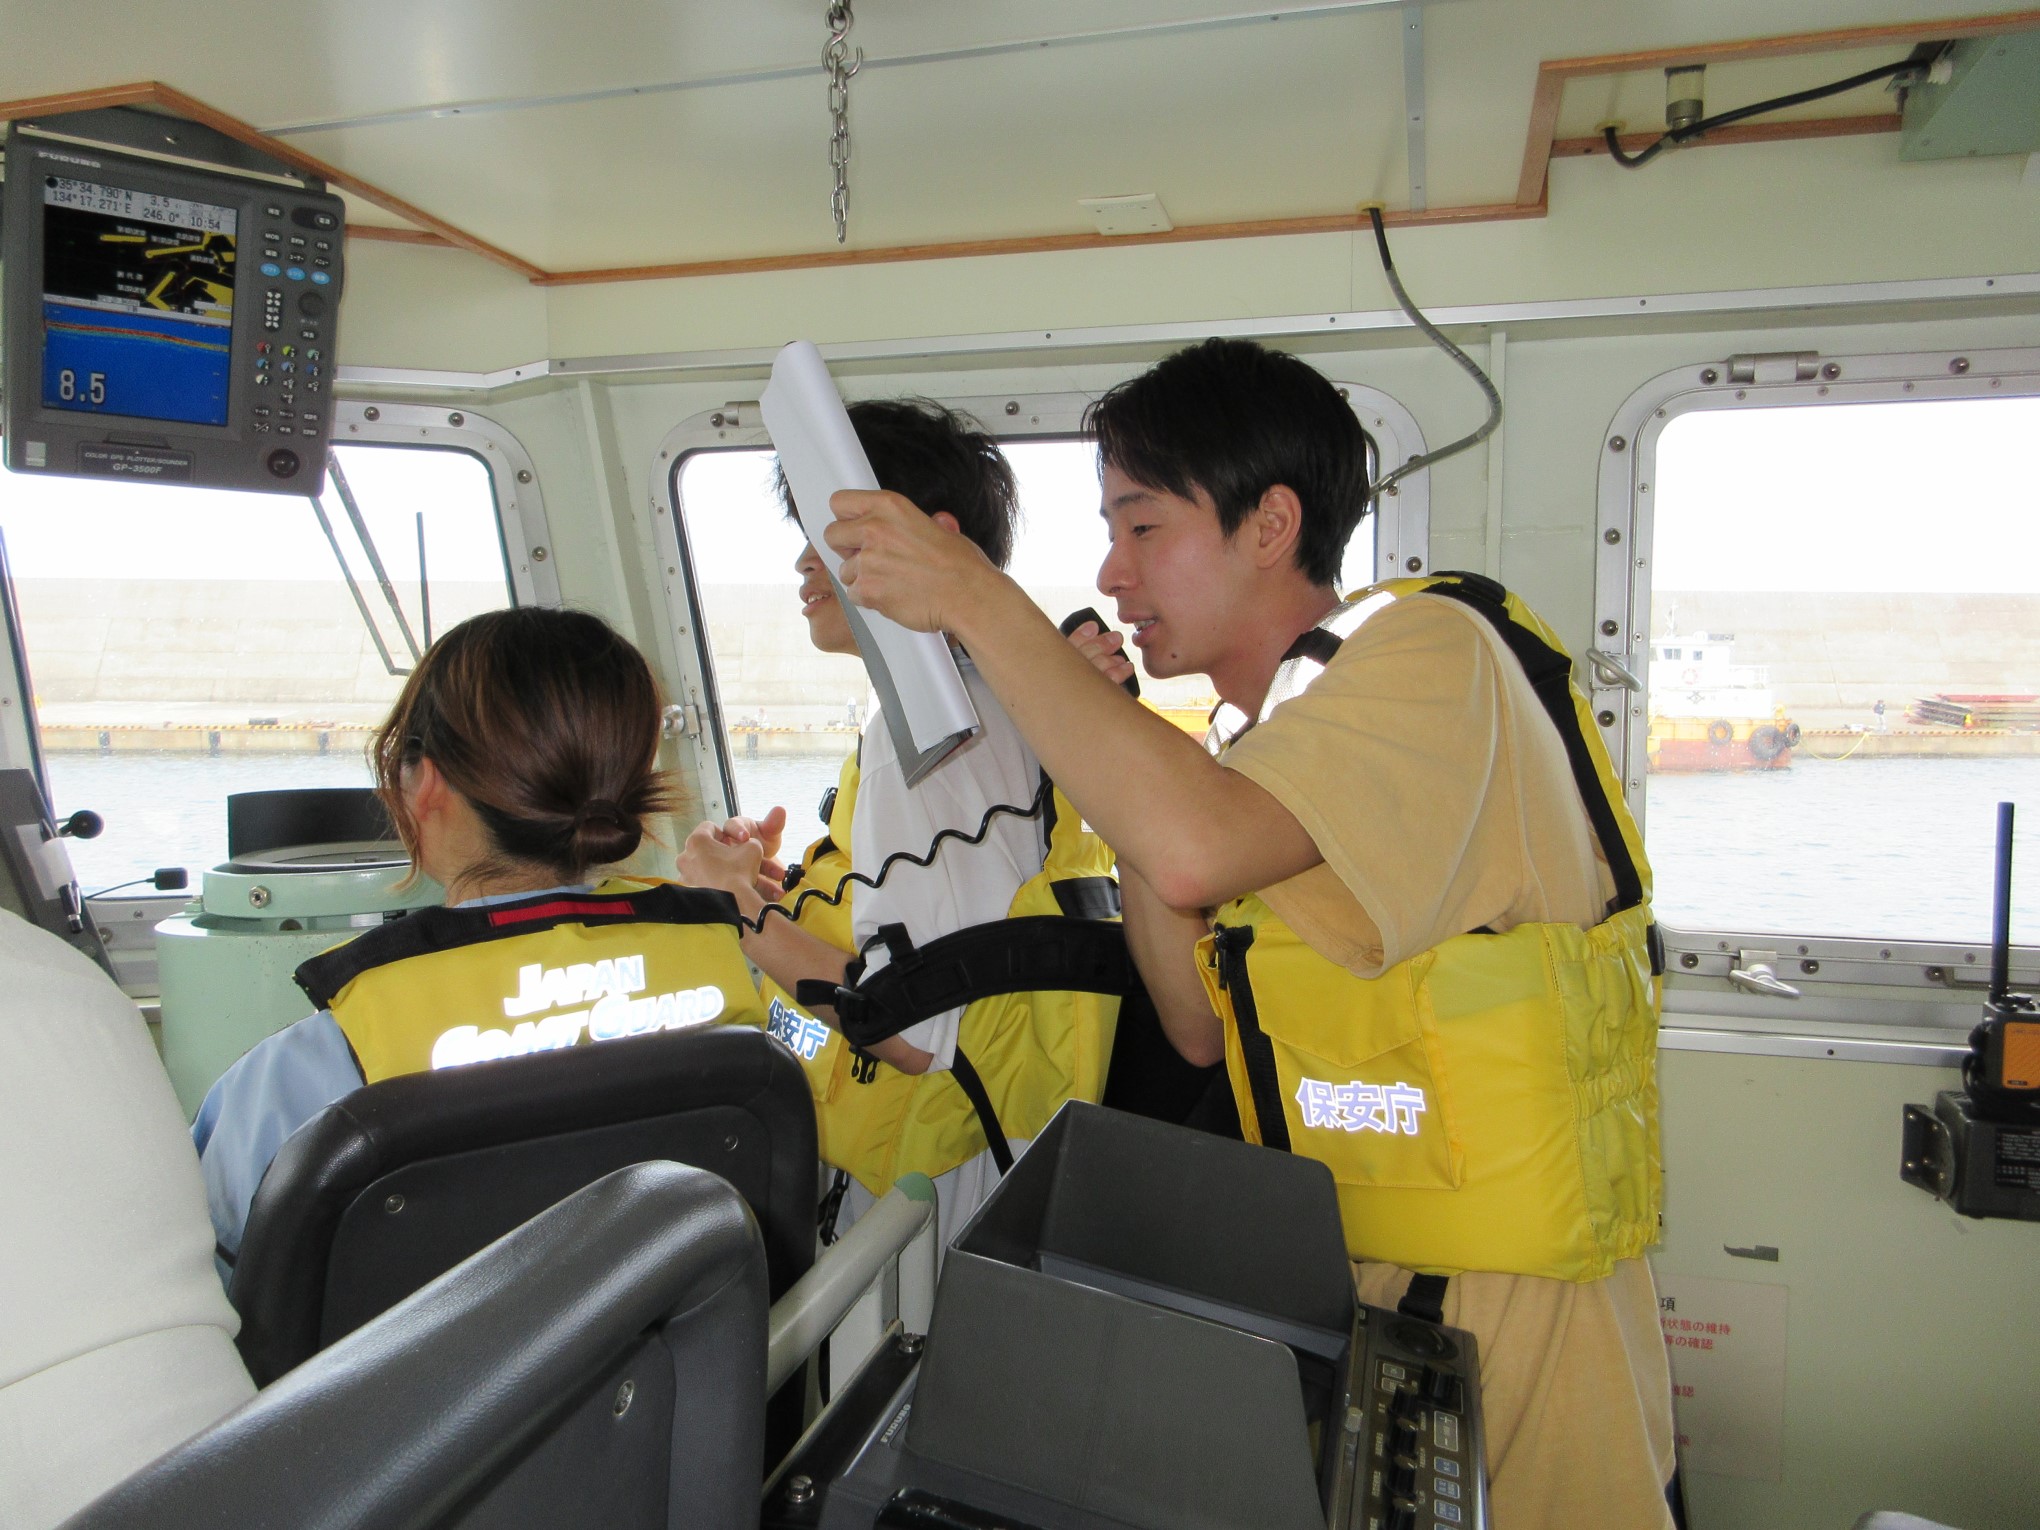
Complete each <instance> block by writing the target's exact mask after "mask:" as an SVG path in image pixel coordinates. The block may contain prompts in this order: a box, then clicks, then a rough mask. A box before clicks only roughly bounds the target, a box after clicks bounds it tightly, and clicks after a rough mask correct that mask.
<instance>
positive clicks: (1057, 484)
mask: <svg viewBox="0 0 2040 1530" xmlns="http://www.w3.org/2000/svg"><path fill="white" fill-rule="evenodd" d="M1005 451H1006V456H1007V458H1008V459H1009V460H1010V461H1011V462H1012V464H1013V474H1014V477H1015V478H1017V479H1018V480H1019V484H1020V517H1021V520H1020V535H1019V536H1018V537H1017V538H1016V539H1015V545H1014V549H1013V561H1012V564H1011V565H1010V572H1011V573H1012V575H1013V577H1014V578H1015V579H1017V580H1018V581H1019V582H1020V583H1021V585H1023V586H1024V587H1026V588H1028V589H1040V588H1042V587H1044V586H1049V585H1064V586H1067V585H1081V586H1083V587H1084V588H1085V589H1092V588H1093V587H1094V585H1095V581H1096V580H1097V577H1098V565H1099V564H1100V563H1102V562H1104V561H1105V522H1104V520H1103V519H1102V518H1101V517H1100V516H1099V514H1098V499H1099V495H1098V452H1097V448H1096V447H1095V446H1093V445H1092V444H1091V443H1090V442H1089V441H1015V442H1012V443H1010V444H1009V445H1007V447H1006V448H1005ZM772 470H773V457H772V454H771V453H770V452H769V451H766V450H762V449H758V450H748V451H726V452H703V453H699V454H697V455H696V456H693V457H690V458H689V459H688V460H687V461H686V462H685V463H683V464H682V465H681V469H680V490H681V495H682V498H683V501H684V509H685V514H686V517H687V532H688V536H689V538H690V540H691V544H692V546H693V549H694V567H695V571H696V572H697V573H698V574H699V575H700V576H701V581H702V583H704V584H786V585H792V584H797V583H799V580H798V578H797V577H796V576H795V575H794V572H793V560H794V559H795V558H797V557H798V556H800V550H801V547H802V545H803V543H804V540H805V539H804V538H803V537H802V535H801V533H800V532H799V531H797V530H795V529H794V527H793V525H792V523H791V522H789V521H787V520H785V518H784V517H783V515H782V513H781V511H780V508H779V500H778V498H777V497H776V496H775V495H774V494H773V492H772ZM1372 525H1373V523H1372V521H1371V520H1370V521H1366V522H1363V523H1362V525H1361V530H1360V534H1359V535H1358V536H1356V537H1355V538H1354V539H1353V544H1352V549H1351V552H1350V553H1349V556H1348V559H1347V568H1346V571H1345V572H1346V574H1347V577H1348V578H1349V580H1351V581H1352V582H1353V583H1356V584H1364V583H1367V582H1368V581H1369V580H1371V579H1372V577H1373V575H1372V573H1371V572H1370V570H1371V568H1372V565H1373V557H1374V538H1373V532H1372V529H1371V528H1372ZM1097 604H1098V609H1100V610H1101V611H1103V612H1104V613H1105V614H1106V616H1107V617H1110V616H1111V614H1112V612H1111V609H1110V604H1109V602H1107V601H1105V599H1104V598H1103V597H1102V596H1101V597H1099V600H1098V603H1097ZM1052 614H1055V615H1062V614H1064V613H1052Z"/></svg>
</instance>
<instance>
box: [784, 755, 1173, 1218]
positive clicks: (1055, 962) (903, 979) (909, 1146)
mask: <svg viewBox="0 0 2040 1530" xmlns="http://www.w3.org/2000/svg"><path fill="white" fill-rule="evenodd" d="M857 779H858V775H857V760H856V757H855V756H854V755H853V756H852V757H851V758H850V759H847V760H845V761H844V762H843V773H842V777H841V779H840V781H839V782H838V784H837V786H836V787H835V788H834V789H833V790H832V791H831V792H830V793H829V795H828V796H827V797H826V798H824V799H823V806H822V816H823V818H824V820H825V821H826V823H827V825H828V833H827V834H826V835H824V836H823V837H822V838H821V839H819V840H817V841H816V842H815V843H814V844H813V845H812V846H811V847H809V849H808V852H807V855H806V857H805V858H804V859H803V861H802V863H801V865H800V866H799V867H798V868H797V872H795V873H789V877H788V883H789V892H788V894H787V900H786V901H787V903H788V904H789V905H790V906H791V907H792V908H793V910H794V917H795V922H796V923H797V924H799V925H800V927H801V928H802V929H804V930H806V931H807V932H808V933H810V934H812V935H814V936H816V937H818V938H819V939H821V940H824V941H827V942H828V943H829V944H830V945H832V946H835V947H836V948H837V949H838V950H841V951H845V952H851V953H853V960H852V962H851V965H850V970H849V973H848V974H847V975H846V987H845V988H844V989H838V990H836V991H835V992H834V993H833V994H828V993H826V992H822V993H810V994H808V999H809V1002H810V1003H819V1002H821V1000H822V999H823V998H832V999H833V1001H834V1003H835V1005H836V1013H837V1019H838V1023H839V1024H840V1025H841V1026H842V1027H843V1030H838V1029H836V1028H833V1027H831V1026H827V1025H824V1024H823V1023H822V1022H821V1021H819V1020H817V1019H815V1018H814V1016H813V1015H812V1014H811V1013H809V1010H808V1008H807V1006H806V1005H804V1004H802V1003H801V1002H800V1001H799V1000H798V999H797V998H796V996H795V995H793V994H789V993H788V992H786V990H785V989H783V988H781V987H779V986H778V985H777V984H775V983H774V982H772V980H771V979H770V978H767V979H765V981H764V984H763V992H764V998H765V1003H766V1009H767V1012H768V1016H769V1018H768V1020H767V1029H768V1030H769V1031H770V1032H771V1034H772V1035H773V1036H775V1037H776V1038H778V1040H779V1041H781V1042H782V1043H784V1044H785V1045H786V1047H787V1048H788V1050H790V1051H791V1052H792V1053H793V1054H794V1056H795V1057H796V1058H798V1059H799V1060H800V1064H801V1066H802V1067H803V1068H805V1069H806V1070H807V1076H808V1084H809V1086H810V1088H812V1089H813V1091H814V1097H815V1124H816V1127H817V1130H818V1135H819V1140H820V1146H821V1155H822V1157H823V1159H824V1160H826V1161H827V1162H828V1163H831V1164H833V1165H835V1166H836V1167H837V1168H839V1169H842V1170H845V1171H846V1172H848V1173H849V1174H850V1175H851V1176H852V1177H853V1178H855V1179H856V1180H857V1182H858V1183H859V1184H861V1185H863V1186H864V1187H865V1188H866V1189H867V1190H869V1191H871V1192H872V1193H873V1194H874V1195H883V1194H884V1193H885V1192H886V1191H887V1190H888V1189H890V1188H891V1187H892V1183H893V1181H894V1180H896V1179H897V1178H899V1176H900V1175H902V1174H906V1173H909V1172H914V1173H921V1174H926V1175H928V1176H929V1177H931V1178H932V1177H934V1176H935V1175H938V1174H944V1173H947V1172H948V1171H949V1170H951V1169H954V1168H956V1167H957V1166H958V1165H960V1164H963V1163H966V1162H968V1161H969V1160H970V1159H972V1158H975V1157H976V1156H977V1155H978V1154H979V1153H982V1152H984V1151H985V1150H986V1148H987V1146H990V1145H994V1144H995V1146H993V1151H994V1155H995V1156H996V1157H1001V1158H1003V1156H1004V1154H1005V1153H1006V1144H1005V1139H1006V1138H1007V1137H1018V1138H1026V1139H1031V1138H1033V1137H1035V1136H1037V1135H1039V1134H1040V1132H1041V1130H1042V1128H1043V1127H1045V1126H1047V1125H1048V1121H1049V1118H1050V1117H1051V1116H1053V1115H1054V1114H1055V1113H1056V1111H1057V1110H1059V1109H1060V1108H1061V1107H1062V1104H1063V1102H1064V1101H1065V1100H1084V1101H1087V1102H1090V1103H1093V1104H1095V1103H1096V1102H1097V1101H1098V1099H1099V1097H1100V1096H1101V1095H1102V1094H1103V1093H1104V1090H1105V1065H1106V1063H1107V1061H1108V1060H1109V1059H1110V1057H1111V1055H1112V1035H1113V1029H1114V1026H1115V1025H1116V1023H1117V1021H1118V1017H1119V995H1121V994H1122V993H1124V992H1126V991H1127V989H1128V988H1129V987H1130V985H1131V984H1132V982H1133V981H1134V977H1133V968H1132V962H1131V960H1130V958H1129V957H1128V956H1127V954H1126V942H1125V937H1124V935H1123V934H1122V933H1121V931H1120V928H1119V885H1118V883H1117V882H1116V881H1114V880H1113V876H1112V852H1111V851H1110V850H1108V849H1106V848H1105V845H1104V842H1103V841H1101V840H1100V839H1099V838H1098V836H1097V835H1095V834H1093V833H1091V832H1090V831H1089V830H1087V829H1086V828H1084V826H1083V823H1082V820H1081V819H1079V818H1078V816H1077V813H1076V811H1075V810H1074V809H1073V808H1072V807H1071V806H1070V804H1069V802H1068V801H1067V800H1066V799H1065V798H1064V797H1063V796H1062V794H1061V793H1060V792H1056V791H1054V790H1053V789H1052V788H1050V789H1048V791H1047V792H1046V793H1045V794H1044V800H1045V801H1046V804H1047V805H1046V807H1045V808H1044V810H1043V817H1044V818H1045V819H1046V820H1047V823H1048V855H1047V857H1046V860H1045V862H1044V864H1043V866H1042V869H1041V870H1040V871H1039V872H1038V873H1036V874H1035V875H1034V876H1032V877H1030V878H1029V879H1028V880H1027V881H1026V882H1024V883H1022V884H1021V886H1020V889H1019V891H1017V892H1016V893H1014V895H1013V901H1012V903H1011V905H1010V906H1009V908H1008V910H1007V916H1006V918H1005V919H1003V920H1000V921H997V922H996V923H994V924H989V925H979V926H976V927H975V928H973V929H968V930H959V931H955V932H953V933H951V934H949V935H945V936H942V937H940V938H939V939H936V940H932V941H929V942H928V943H927V944H926V945H923V946H920V947H912V946H909V945H903V944H902V943H901V942H902V939H903V936H904V932H903V931H901V930H899V928H898V927H897V926H891V927H888V930H886V931H881V932H880V934H881V936H886V935H890V939H889V940H888V944H889V945H890V946H891V947H892V951H893V960H892V961H891V963H890V964H889V965H888V966H886V967H885V968H883V969H882V970H881V971H879V972H877V973H874V974H873V975H872V976H871V977H870V978H868V979H866V978H864V977H863V975H862V964H861V962H859V961H857V960H855V959H854V952H855V944H854V942H853V941H852V939H851V935H850V917H851V911H850V890H851V886H852V882H851V880H850V879H851V867H850V856H849V852H848V850H847V848H846V847H847V846H848V845H849V843H850V820H851V816H852V814H853V812H854V811H855V805H856V798H857ZM911 849H912V851H913V853H914V854H916V855H920V854H922V853H923V852H924V847H921V846H918V845H917V846H913V847H911ZM1066 985H1078V986H1066ZM801 986H802V987H803V988H804V989H805V988H807V987H808V986H809V985H807V984H803V985H801ZM959 1004H961V1005H963V1006H964V1010H963V1020H962V1025H961V1028H960V1030H959V1033H958V1036H957V1045H956V1061H955V1064H954V1065H953V1066H952V1067H951V1068H950V1069H949V1070H948V1071H946V1072H934V1071H931V1072H928V1073H923V1074H912V1073H902V1072H901V1071H900V1070H898V1069H897V1068H894V1067H893V1066H891V1065H890V1064H889V1063H885V1062H881V1061H879V1059H877V1058H876V1057H873V1056H872V1055H870V1053H868V1052H865V1051H862V1050H860V1049H859V1048H858V1047H857V1046H855V1045H853V1044H852V1043H851V1042H850V1041H847V1040H846V1039H845V1036H844V1032H845V1031H847V1032H848V1033H849V1034H850V1035H851V1036H853V1037H857V1038H858V1039H860V1040H862V1041H864V1042H866V1043H867V1044H868V1043H871V1042H874V1041H877V1040H879V1039H882V1038H883V1037H884V1036H890V1035H897V1034H898V1033H899V1031H900V1030H901V1029H903V1028H904V1027H905V1026H906V1025H909V1024H912V1023H914V1022H915V1021H917V1020H922V1019H926V1018H927V1017H928V1016H930V1015H934V1014H939V1013H941V1012H942V1011H943V1010H945V1009H950V1008H954V1007H956V1006H957V1005H959ZM973 1094H976V1095H977V1096H978V1098H976V1099H973V1097H972V1096H973ZM1002 1167H1003V1164H1002Z"/></svg>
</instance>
